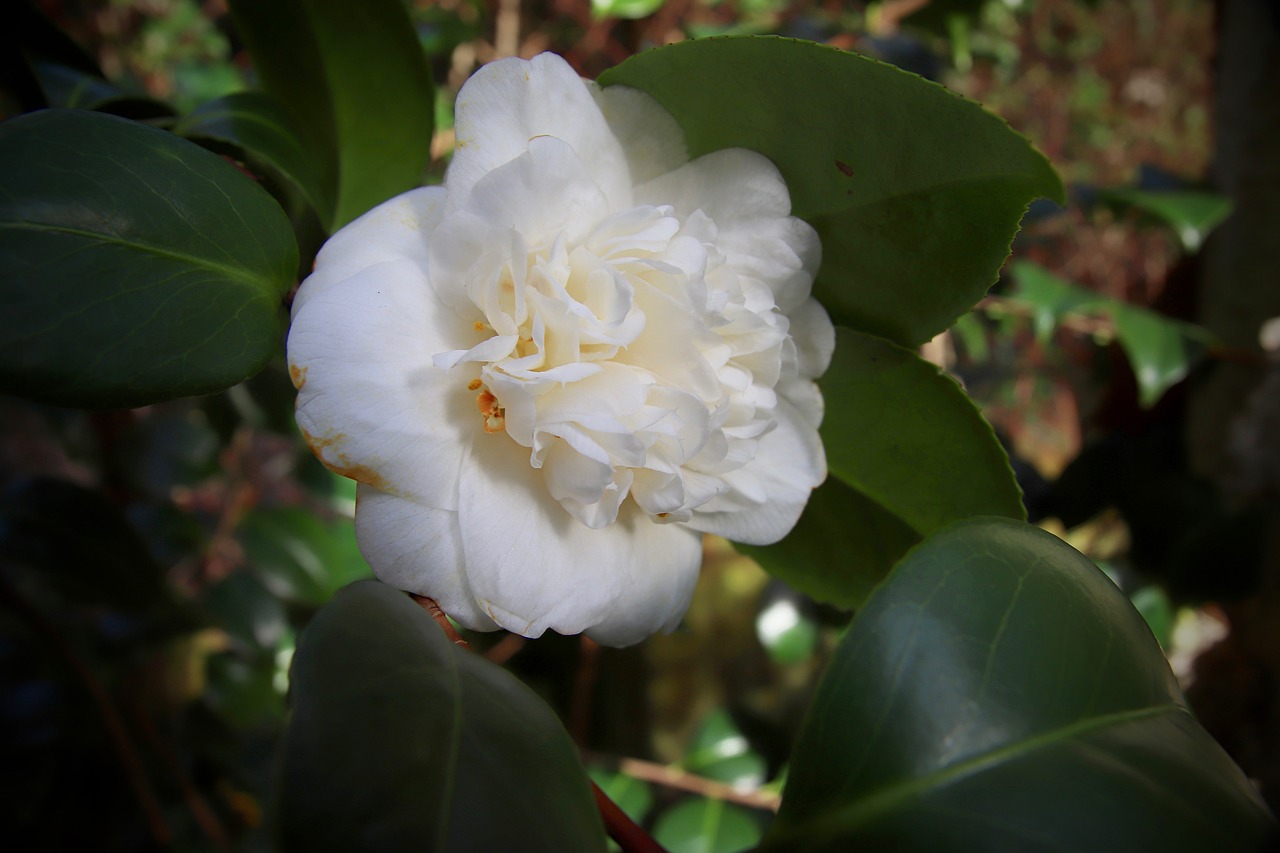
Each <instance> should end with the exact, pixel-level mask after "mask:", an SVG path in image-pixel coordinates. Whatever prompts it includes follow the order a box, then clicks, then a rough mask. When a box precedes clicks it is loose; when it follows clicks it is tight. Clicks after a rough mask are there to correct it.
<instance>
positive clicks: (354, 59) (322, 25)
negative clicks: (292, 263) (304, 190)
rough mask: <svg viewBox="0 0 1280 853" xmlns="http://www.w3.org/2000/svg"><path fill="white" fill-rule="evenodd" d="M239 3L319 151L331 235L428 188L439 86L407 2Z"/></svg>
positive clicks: (259, 57) (267, 74)
mask: <svg viewBox="0 0 1280 853" xmlns="http://www.w3.org/2000/svg"><path fill="white" fill-rule="evenodd" d="M230 5H231V11H232V13H233V15H234V16H235V22H236V26H237V29H238V31H239V33H240V35H241V37H242V38H243V39H244V42H245V45H246V46H247V47H248V49H249V53H250V55H251V56H252V57H253V62H254V67H255V69H256V70H257V72H258V75H259V77H260V79H261V82H262V85H263V87H264V88H265V89H266V91H267V93H268V94H270V95H271V96H272V97H273V98H274V99H275V101H276V102H277V103H280V104H284V105H286V106H287V108H288V109H289V110H290V111H291V112H292V113H293V115H294V118H295V120H296V122H297V125H298V128H299V130H300V132H301V133H302V138H303V144H304V145H306V146H307V147H308V148H309V149H311V150H313V151H315V152H316V155H317V159H318V162H319V163H320V164H321V165H320V175H321V178H322V180H324V181H326V182H327V187H328V188H331V191H330V192H326V193H325V194H324V198H332V199H333V206H332V209H330V210H325V211H321V212H320V215H321V219H322V220H323V221H324V223H325V224H326V225H327V226H328V227H329V230H330V231H333V230H336V229H337V228H340V227H341V226H343V225H345V224H346V223H347V222H350V221H351V220H352V219H354V218H356V217H357V216H359V215H360V214H362V213H364V212H365V211H366V210H368V209H369V208H371V207H373V206H374V205H376V204H378V203H379V202H382V201H385V200H386V199H388V198H391V197H392V196H394V195H397V194H399V193H402V192H404V191H406V190H409V189H412V188H414V187H416V186H418V185H419V184H420V183H421V182H422V176H423V173H424V171H425V170H426V167H427V163H428V161H429V160H430V148H431V131H432V119H433V115H434V86H433V84H432V81H431V70H430V68H429V66H428V65H427V59H426V56H425V55H424V54H423V51H422V47H421V46H420V44H419V43H418V39H417V36H416V35H415V33H414V30H413V25H412V23H411V22H410V20H409V15H408V12H407V10H406V8H405V4H404V3H403V2H401V0H364V1H363V2H360V3H338V2H333V0H277V2H271V3H264V2H261V0H232V2H231V4H230ZM285 36H287V37H285Z"/></svg>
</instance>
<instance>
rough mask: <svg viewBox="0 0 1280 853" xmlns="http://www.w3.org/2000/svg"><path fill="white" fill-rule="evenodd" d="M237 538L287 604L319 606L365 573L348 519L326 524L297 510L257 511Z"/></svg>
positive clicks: (247, 557)
mask: <svg viewBox="0 0 1280 853" xmlns="http://www.w3.org/2000/svg"><path fill="white" fill-rule="evenodd" d="M239 535H240V544H241V547H243V548H244V554H245V561H246V563H247V564H248V566H249V568H250V569H251V570H253V571H254V572H255V573H256V574H257V576H258V577H259V579H261V581H262V583H263V584H264V585H265V586H266V587H267V589H269V590H271V592H272V593H273V594H275V595H277V596H279V597H280V598H283V599H285V600H286V601H292V602H296V603H298V604H306V605H310V606H313V607H318V606H320V605H322V604H324V603H325V602H327V601H328V600H329V599H330V598H332V597H333V594H334V593H335V592H337V591H338V590H339V589H341V588H342V587H344V586H346V585H347V584H349V583H351V582H352V581H354V580H359V579H361V578H367V577H369V575H370V572H369V566H368V564H367V563H365V561H364V558H363V557H361V556H360V551H359V549H358V548H357V547H356V535H355V525H354V524H352V522H351V520H350V519H346V518H343V519H336V520H333V521H328V522H326V521H322V520H321V519H320V518H318V517H317V516H316V514H315V513H314V512H311V511H309V510H306V509H302V508H300V507H281V508H265V509H258V510H255V511H254V512H251V513H250V514H249V515H248V516H246V517H245V519H244V522H243V523H242V524H241V526H240V530H239Z"/></svg>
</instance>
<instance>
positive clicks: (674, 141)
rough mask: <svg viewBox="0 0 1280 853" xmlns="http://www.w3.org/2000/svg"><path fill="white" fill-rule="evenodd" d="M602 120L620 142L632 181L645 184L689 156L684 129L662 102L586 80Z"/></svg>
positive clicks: (626, 88) (641, 94)
mask: <svg viewBox="0 0 1280 853" xmlns="http://www.w3.org/2000/svg"><path fill="white" fill-rule="evenodd" d="M587 86H588V87H589V88H590V90H591V94H592V95H594V96H595V99H596V103H597V104H599V105H600V111H601V112H602V113H604V118H605V121H607V122H609V127H611V128H612V129H613V134H614V136H616V137H617V138H618V140H619V141H620V142H621V143H622V147H623V150H624V151H625V152H626V155H627V165H628V166H629V167H630V169H631V182H632V183H633V184H640V183H644V182H645V181H648V180H651V179H653V178H656V177H658V176H659V175H665V174H666V173H667V172H670V171H672V170H674V169H676V168H677V167H679V166H681V165H683V164H684V163H685V162H687V161H688V159H689V149H688V148H686V147H685V144H684V131H682V130H681V129H680V125H679V124H677V123H676V120H675V119H674V118H673V117H672V116H671V113H669V112H667V111H666V110H665V109H663V107H662V105H661V104H659V103H658V102H657V101H655V100H654V99H653V98H652V97H650V96H649V95H648V94H647V93H645V92H641V91H640V90H639V89H632V88H631V87H630V86H609V87H607V88H606V87H601V86H597V85H596V84H595V83H593V82H588V83H587Z"/></svg>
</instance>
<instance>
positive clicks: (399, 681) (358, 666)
mask: <svg viewBox="0 0 1280 853" xmlns="http://www.w3.org/2000/svg"><path fill="white" fill-rule="evenodd" d="M290 701H291V707H292V716H291V719H290V722H289V727H288V730H287V731H286V733H285V738H284V746H283V750H282V753H281V761H280V773H279V786H280V787H279V791H278V795H277V815H278V826H279V828H280V830H279V834H280V841H281V849H282V850H284V851H286V852H287V851H295V850H298V851H301V850H305V851H309V853H314V852H316V851H330V850H332V851H340V853H360V851H370V853H384V851H401V850H406V851H407V850H450V851H459V853H465V852H466V851H476V853H482V851H498V850H522V851H541V850H547V851H566V850H573V851H591V850H600V851H602V850H604V846H605V845H604V842H605V836H604V829H603V826H602V825H601V822H600V817H599V814H598V813H597V812H596V808H595V803H594V800H593V797H592V794H591V789H590V786H589V785H588V782H587V774H586V771H585V770H584V769H583V767H582V765H581V764H580V763H579V761H578V757H577V751H576V749H575V748H574V746H573V743H572V741H570V739H569V736H568V734H567V733H566V732H565V731H564V729H563V727H561V725H560V722H559V720H558V719H557V718H556V716H555V714H554V713H553V712H552V711H551V709H550V708H549V707H547V705H546V704H545V703H543V701H542V700H541V699H539V698H538V697H537V695H536V694H534V693H533V691H531V690H530V689H529V688H528V687H526V686H525V685H524V684H522V683H521V682H520V681H518V680H517V679H516V678H515V677H514V676H512V675H511V674H510V673H508V672H506V671H505V670H503V669H501V668H499V667H498V666H496V665H494V664H492V663H490V662H489V661H487V660H485V659H484V658H483V657H481V656H480V655H477V654H474V653H471V652H469V651H466V650H464V649H460V648H459V647H457V646H455V645H453V644H452V643H450V642H449V641H448V640H447V639H446V638H445V636H444V634H443V633H442V632H441V631H440V628H439V626H438V625H436V624H435V622H434V621H433V620H432V619H431V617H430V616H429V615H428V614H427V613H426V611H424V610H422V609H421V608H420V607H418V606H417V605H416V604H414V603H413V602H412V601H411V600H410V599H409V598H408V597H407V596H406V595H405V594H404V593H402V592H398V591H396V590H394V589H392V588H391V587H389V586H386V585H385V584H381V583H378V582H377V581H364V582H360V583H357V584H353V585H351V586H349V587H347V588H345V589H343V590H342V591H341V592H339V593H338V595H337V596H336V597H335V598H334V599H333V601H332V602H331V603H330V604H329V606H327V607H326V608H324V609H323V610H322V611H321V612H320V613H319V614H318V615H317V616H316V618H315V620H314V621H313V622H312V623H311V625H310V626H309V627H308V628H307V631H306V633H305V634H304V635H303V637H302V642H301V644H300V646H299V648H298V652H297V654H296V656H295V657H294V663H293V675H292V680H291V700H290Z"/></svg>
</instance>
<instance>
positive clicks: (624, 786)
mask: <svg viewBox="0 0 1280 853" xmlns="http://www.w3.org/2000/svg"><path fill="white" fill-rule="evenodd" d="M590 776H591V779H592V781H593V782H595V783H596V784H597V785H599V786H600V790H602V791H604V792H605V794H606V795H607V796H608V797H609V799H611V800H613V802H614V804H615V805H616V806H617V807H618V808H620V809H622V810H623V811H624V812H626V814H627V817H629V818H631V819H632V820H633V821H635V822H636V823H641V822H642V821H644V817H645V815H647V814H648V813H649V809H651V808H653V791H652V790H651V789H650V787H649V783H648V782H642V781H641V780H639V779H637V778H635V777H634V776H628V775H627V774H625V773H622V772H613V771H609V770H600V769H598V768H593V769H592V770H591V772H590Z"/></svg>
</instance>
